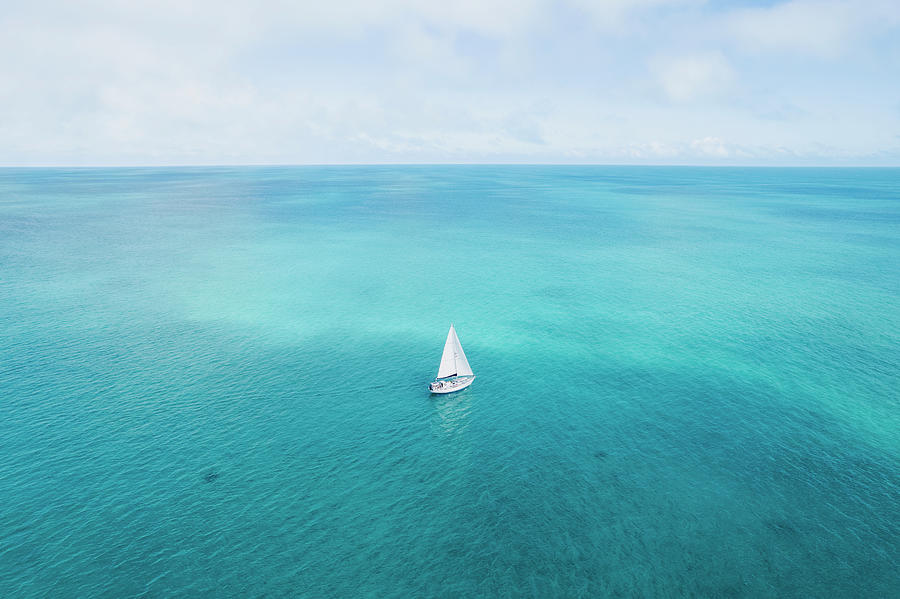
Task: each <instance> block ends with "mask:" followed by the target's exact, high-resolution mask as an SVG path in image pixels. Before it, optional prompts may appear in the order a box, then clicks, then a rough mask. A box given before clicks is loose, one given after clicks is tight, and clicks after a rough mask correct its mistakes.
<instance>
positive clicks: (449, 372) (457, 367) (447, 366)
mask: <svg viewBox="0 0 900 599" xmlns="http://www.w3.org/2000/svg"><path fill="white" fill-rule="evenodd" d="M472 374H473V373H472V368H471V367H470V366H469V361H468V360H466V354H464V353H463V348H462V345H460V344H459V337H457V336H456V330H455V329H454V328H453V325H452V324H451V325H450V332H449V333H447V342H446V343H445V344H444V353H443V354H441V366H440V368H438V374H437V378H439V379H442V378H445V377H448V376H472Z"/></svg>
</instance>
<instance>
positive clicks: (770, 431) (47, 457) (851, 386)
mask: <svg viewBox="0 0 900 599" xmlns="http://www.w3.org/2000/svg"><path fill="white" fill-rule="evenodd" d="M451 323H453V324H454V325H455V327H456V330H457V332H458V334H459V338H460V340H461V342H462V346H463V348H464V349H465V351H466V354H467V356H468V359H469V362H470V364H471V365H472V368H473V369H474V371H475V373H476V375H477V379H476V380H475V383H474V384H473V385H472V386H471V387H469V388H468V389H467V390H465V391H462V392H459V393H457V394H452V395H448V396H431V395H429V393H428V392H427V391H426V385H427V384H428V383H429V382H430V381H431V380H432V378H433V377H434V375H435V373H436V371H437V367H438V363H439V361H440V355H441V350H442V347H443V343H444V340H445V338H446V335H447V329H448V328H449V326H450V324H451ZM171 596H183V597H200V596H210V597H230V596H236V597H237V596H239V597H341V598H352V597H378V598H386V597H397V598H409V597H604V596H615V597H829V598H831V597H865V598H888V597H900V169H768V168H753V169H738V168H688V167H682V168H677V167H673V168H655V167H556V166H471V167H469V166H433V167H432V166H397V167H393V166H391V167H387V166H385V167H363V166H353V167H278V168H275V167H260V168H255V167H241V168H225V167H223V168H178V169H169V168H127V169H126V168H122V169H68V170H67V169H2V170H0V597H4V598H6V597H10V598H18V597H52V598H59V597H77V598H85V597H116V598H119V597H171Z"/></svg>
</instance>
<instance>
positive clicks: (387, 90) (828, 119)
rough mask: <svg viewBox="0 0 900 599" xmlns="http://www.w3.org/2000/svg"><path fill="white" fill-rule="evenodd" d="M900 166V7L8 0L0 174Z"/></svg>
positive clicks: (647, 0)
mask: <svg viewBox="0 0 900 599" xmlns="http://www.w3.org/2000/svg"><path fill="white" fill-rule="evenodd" d="M333 163H365V164H380V163H565V164H569V163H571V164H584V163H587V164H704V165H705V164H709V165H785V166H792V165H824V166H828V165H849V166H857V165H862V166H900V0H855V1H849V0H788V1H760V2H751V1H749V0H745V1H740V0H732V1H721V2H715V1H712V0H709V1H703V0H606V1H603V0H596V1H593V2H591V1H588V0H558V1H555V2H550V1H543V0H455V1H452V2H447V1H424V0H375V1H372V0H317V1H315V2H305V1H293V2H291V1H287V0H256V1H247V2H244V1H229V0H216V1H211V0H196V1H190V2H185V1H183V0H156V1H154V2H134V1H131V2H129V1H112V0H82V1H79V2H72V1H53V0H31V1H28V2H25V1H19V0H11V1H10V0H7V1H5V2H3V8H2V10H0V165H2V166H55V165H71V166H87V165H205V164H333Z"/></svg>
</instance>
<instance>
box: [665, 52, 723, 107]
mask: <svg viewBox="0 0 900 599" xmlns="http://www.w3.org/2000/svg"><path fill="white" fill-rule="evenodd" d="M651 69H652V70H653V71H654V72H655V74H656V79H657V83H658V84H659V86H660V88H661V89H662V90H663V92H664V93H665V95H666V96H667V97H668V98H669V99H670V100H672V101H674V102H690V101H694V100H706V99H712V98H716V97H719V96H721V95H723V94H724V93H726V92H727V91H728V90H729V88H730V87H731V85H732V84H733V83H734V80H735V74H734V70H733V69H732V68H731V65H730V64H729V63H728V61H727V60H726V59H725V57H724V56H723V55H722V54H721V53H720V52H712V53H706V54H694V55H689V56H677V57H657V58H656V59H654V60H653V61H652V65H651Z"/></svg>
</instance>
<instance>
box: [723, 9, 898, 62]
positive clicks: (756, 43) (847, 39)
mask: <svg viewBox="0 0 900 599" xmlns="http://www.w3.org/2000/svg"><path fill="white" fill-rule="evenodd" d="M898 24H900V4H898V3H897V2H896V0H863V1H849V0H791V1H790V2H785V3H782V4H776V5H774V6H769V7H760V8H749V9H745V10H740V11H737V12H735V13H732V14H730V15H728V16H727V17H726V23H725V30H726V31H727V32H728V33H729V35H730V36H731V37H733V39H734V40H735V41H737V42H738V43H739V44H740V45H741V46H742V47H743V48H745V49H748V50H751V51H783V50H786V51H793V52H802V53H806V54H813V55H819V56H824V57H827V56H834V55H837V54H840V53H842V52H844V51H845V50H846V49H847V48H848V47H849V46H850V45H851V43H852V42H854V41H855V40H857V39H858V38H860V37H862V36H871V35H873V34H876V33H881V32H883V31H886V30H889V29H891V28H893V27H896V26H897V25H898Z"/></svg>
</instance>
